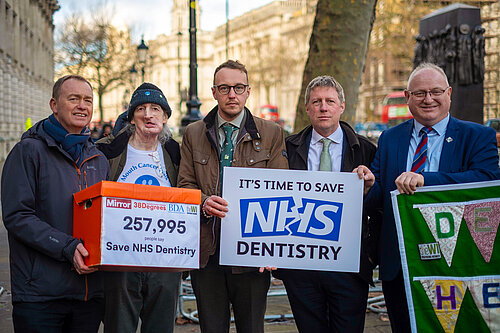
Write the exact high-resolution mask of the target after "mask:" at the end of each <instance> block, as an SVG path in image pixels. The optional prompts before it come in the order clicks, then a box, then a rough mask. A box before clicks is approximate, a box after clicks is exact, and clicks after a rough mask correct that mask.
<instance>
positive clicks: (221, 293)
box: [190, 260, 271, 333]
mask: <svg viewBox="0 0 500 333" xmlns="http://www.w3.org/2000/svg"><path fill="white" fill-rule="evenodd" d="M190 274H191V284H192V286H193V290H194V294H195V296H196V305H197V307H198V317H199V319H200V328H201V332H203V333H224V332H229V327H230V319H231V308H230V305H232V306H233V312H234V319H235V323H236V330H237V331H238V333H261V332H264V315H265V313H266V299H267V291H268V290H269V285H270V282H271V281H270V275H269V272H264V273H259V272H258V271H252V272H248V273H242V274H233V273H232V270H231V267H226V266H220V265H218V264H216V263H214V262H213V260H210V262H209V263H208V265H207V266H206V267H205V268H202V269H198V270H194V271H191V272H190Z"/></svg>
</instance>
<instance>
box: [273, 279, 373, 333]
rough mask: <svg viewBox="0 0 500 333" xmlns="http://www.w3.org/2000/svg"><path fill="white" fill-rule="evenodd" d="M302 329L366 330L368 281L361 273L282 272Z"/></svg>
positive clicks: (316, 331) (318, 332)
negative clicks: (360, 275) (363, 278)
mask: <svg viewBox="0 0 500 333" xmlns="http://www.w3.org/2000/svg"><path fill="white" fill-rule="evenodd" d="M280 277H281V278H282V279H283V283H284V284H285V287H286V291H287V294H288V300H289V301H290V306H291V308H292V312H293V317H294V318H295V324H296V325H297V328H298V329H299V332H304V333H307V332H314V333H332V332H349V333H354V332H363V330H364V326H365V315H366V302H367V299H368V283H366V282H364V281H363V280H361V278H360V277H359V276H357V274H354V273H342V272H320V271H302V270H285V271H283V272H280Z"/></svg>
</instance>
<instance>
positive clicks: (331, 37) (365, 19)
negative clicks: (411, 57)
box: [294, 0, 377, 132]
mask: <svg viewBox="0 0 500 333" xmlns="http://www.w3.org/2000/svg"><path fill="white" fill-rule="evenodd" d="M376 4H377V0H343V1H334V0H318V4H317V6H316V17H315V19H314V25H313V30H312V34H311V38H310V40H309V56H308V58H307V62H306V65H305V68H304V74H303V77H302V89H301V92H300V96H299V101H298V103H297V111H296V116H295V125H294V130H295V132H298V131H300V130H301V129H303V128H304V127H306V126H307V125H308V124H309V123H310V122H309V117H308V116H307V114H306V112H305V102H304V96H305V91H306V88H307V85H308V84H309V82H310V81H311V80H312V79H313V78H315V77H316V76H320V75H331V76H333V77H334V78H335V79H336V80H337V81H338V82H339V83H340V84H341V85H342V87H343V88H344V94H345V97H346V101H345V105H346V107H345V111H344V114H343V115H342V117H341V119H342V120H344V121H347V122H348V123H350V124H351V125H353V124H354V119H355V115H356V106H357V101H358V92H359V86H360V85H361V77H362V74H363V69H364V66H365V56H366V51H367V50H368V42H369V40H370V33H371V30H372V27H373V22H374V21H375V6H376Z"/></svg>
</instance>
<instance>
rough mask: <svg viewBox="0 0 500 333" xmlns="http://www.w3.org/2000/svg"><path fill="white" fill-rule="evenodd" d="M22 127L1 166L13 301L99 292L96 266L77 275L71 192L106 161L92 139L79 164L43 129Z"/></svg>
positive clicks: (105, 169)
mask: <svg viewBox="0 0 500 333" xmlns="http://www.w3.org/2000/svg"><path fill="white" fill-rule="evenodd" d="M43 121H44V120H42V121H40V122H38V123H36V124H35V125H34V126H33V127H32V128H30V129H29V130H28V131H26V132H25V133H24V134H23V136H22V138H21V141H20V142H18V143H17V144H16V145H15V146H14V148H13V149H12V151H11V152H10V154H9V156H8V157H7V160H6V161H5V165H4V168H3V172H2V212H3V221H4V224H5V227H6V229H7V231H8V238H9V247H10V274H11V284H12V301H13V302H45V301H53V300H57V299H73V300H88V299H91V298H94V297H102V296H103V291H102V279H101V274H100V273H99V272H95V273H91V274H85V275H79V274H78V273H77V272H76V271H75V270H74V269H72V268H73V264H72V263H73V255H74V252H75V249H76V246H77V245H78V243H79V242H80V241H79V240H78V239H75V238H73V236H72V235H73V193H76V192H78V191H80V190H82V189H84V188H86V187H88V186H91V185H94V184H95V183H98V182H100V181H101V180H107V179H108V177H109V164H108V162H107V160H106V158H105V157H104V156H103V155H102V153H100V152H99V151H98V150H97V149H96V148H95V146H94V145H93V144H92V142H91V141H90V139H89V141H87V142H86V143H85V145H84V148H83V151H82V154H83V155H82V156H83V162H82V164H81V166H80V167H79V168H78V167H77V166H76V164H75V162H74V161H73V159H72V158H71V156H70V155H69V154H68V153H67V152H65V151H64V150H63V149H62V148H61V147H60V146H59V145H58V144H57V143H56V142H55V140H54V139H53V138H52V137H51V136H49V135H48V134H47V133H46V132H45V131H44V129H43V125H42V123H43Z"/></svg>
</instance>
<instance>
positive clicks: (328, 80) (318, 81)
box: [305, 75, 344, 104]
mask: <svg viewBox="0 0 500 333" xmlns="http://www.w3.org/2000/svg"><path fill="white" fill-rule="evenodd" d="M317 87H331V88H335V90H337V95H339V100H340V103H343V102H344V88H342V86H341V85H340V83H338V82H337V80H335V79H334V78H333V77H332V76H330V75H323V76H317V77H315V78H314V79H313V80H312V81H311V82H309V84H308V85H307V88H306V97H305V102H306V104H307V103H308V102H309V97H310V96H311V90H313V89H314V88H317Z"/></svg>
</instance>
